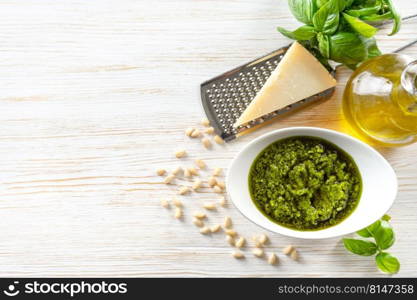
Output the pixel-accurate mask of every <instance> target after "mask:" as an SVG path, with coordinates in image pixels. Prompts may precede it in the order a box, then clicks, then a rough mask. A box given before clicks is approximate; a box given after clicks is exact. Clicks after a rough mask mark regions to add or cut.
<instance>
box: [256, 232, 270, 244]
mask: <svg viewBox="0 0 417 300" xmlns="http://www.w3.org/2000/svg"><path fill="white" fill-rule="evenodd" d="M258 241H259V242H260V243H261V244H262V245H265V244H266V243H268V241H269V238H268V236H267V235H266V234H265V233H262V234H261V235H260V236H259V239H258Z"/></svg>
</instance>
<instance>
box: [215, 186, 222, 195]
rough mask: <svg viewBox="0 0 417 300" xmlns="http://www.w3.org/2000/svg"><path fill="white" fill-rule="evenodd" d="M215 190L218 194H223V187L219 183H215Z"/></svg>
mask: <svg viewBox="0 0 417 300" xmlns="http://www.w3.org/2000/svg"><path fill="white" fill-rule="evenodd" d="M213 191H214V192H215V193H217V194H221V193H223V190H222V188H221V187H219V186H218V185H215V186H214V187H213Z"/></svg>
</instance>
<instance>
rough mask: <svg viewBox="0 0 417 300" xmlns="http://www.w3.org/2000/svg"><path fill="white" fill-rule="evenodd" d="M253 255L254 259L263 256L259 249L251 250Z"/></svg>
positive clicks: (262, 251)
mask: <svg viewBox="0 0 417 300" xmlns="http://www.w3.org/2000/svg"><path fill="white" fill-rule="evenodd" d="M252 253H253V255H255V256H256V257H262V256H264V250H262V249H261V248H255V249H253V250H252Z"/></svg>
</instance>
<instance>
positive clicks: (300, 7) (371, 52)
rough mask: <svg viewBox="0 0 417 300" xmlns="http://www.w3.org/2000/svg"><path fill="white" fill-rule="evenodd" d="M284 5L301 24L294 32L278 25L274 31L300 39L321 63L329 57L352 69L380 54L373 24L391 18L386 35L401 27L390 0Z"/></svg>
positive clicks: (310, 0) (293, 0) (308, 0)
mask: <svg viewBox="0 0 417 300" xmlns="http://www.w3.org/2000/svg"><path fill="white" fill-rule="evenodd" d="M288 4H289V7H290V10H291V12H292V14H293V15H294V16H295V18H296V19H297V20H298V21H300V22H302V23H304V24H305V25H304V26H301V27H299V28H298V29H296V30H294V31H289V30H287V29H284V28H282V27H278V28H277V30H278V31H279V32H280V33H282V34H283V35H285V36H286V37H288V38H290V39H293V40H297V41H300V42H302V44H303V45H304V46H305V47H306V48H308V49H309V50H310V51H311V52H312V53H315V54H316V56H317V58H318V59H319V60H320V61H322V62H323V64H324V65H328V60H333V61H335V62H339V63H342V64H344V65H346V66H348V67H350V68H352V69H355V68H356V67H357V66H358V65H359V64H360V63H361V62H363V61H365V60H367V59H370V58H372V57H375V56H378V55H381V51H379V49H378V46H377V44H376V40H375V38H374V36H375V34H376V33H377V31H378V29H377V27H375V26H374V25H376V24H378V23H380V22H381V21H385V20H392V21H393V23H394V25H393V29H392V32H391V33H390V35H394V34H396V33H397V32H398V31H399V30H400V27H401V17H400V15H399V14H398V13H397V11H396V9H395V7H394V5H393V2H392V0H288ZM317 54H319V55H317Z"/></svg>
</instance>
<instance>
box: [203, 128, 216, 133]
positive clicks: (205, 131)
mask: <svg viewBox="0 0 417 300" xmlns="http://www.w3.org/2000/svg"><path fill="white" fill-rule="evenodd" d="M204 133H207V134H213V133H214V128H213V127H208V128H206V129H205V130H204Z"/></svg>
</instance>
